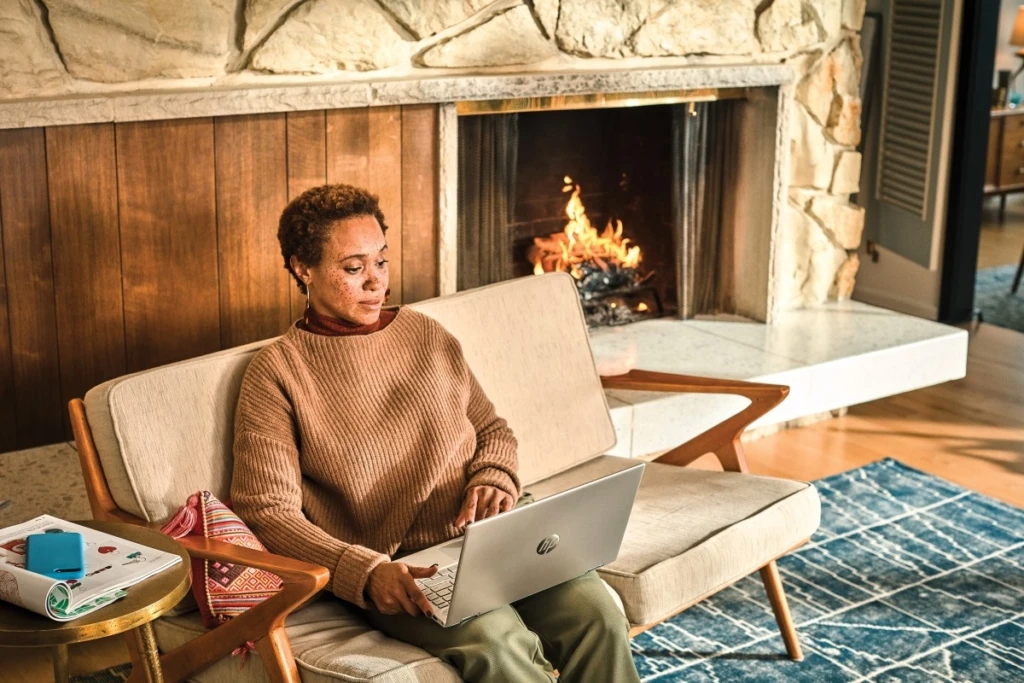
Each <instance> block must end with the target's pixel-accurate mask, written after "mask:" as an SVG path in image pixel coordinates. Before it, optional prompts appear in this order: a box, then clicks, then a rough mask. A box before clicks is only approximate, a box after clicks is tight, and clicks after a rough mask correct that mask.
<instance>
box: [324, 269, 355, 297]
mask: <svg viewBox="0 0 1024 683" xmlns="http://www.w3.org/2000/svg"><path fill="white" fill-rule="evenodd" d="M330 283H331V288H332V289H333V290H334V292H335V294H336V296H337V297H338V301H339V303H351V302H353V301H356V299H357V294H358V293H359V287H358V285H357V284H356V283H355V282H353V278H351V277H349V276H346V274H344V273H342V274H332V275H331V277H330Z"/></svg>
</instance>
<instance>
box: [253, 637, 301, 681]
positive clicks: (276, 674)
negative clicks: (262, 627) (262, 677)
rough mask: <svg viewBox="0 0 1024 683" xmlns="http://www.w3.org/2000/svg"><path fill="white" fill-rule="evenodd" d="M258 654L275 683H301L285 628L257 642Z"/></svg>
mask: <svg viewBox="0 0 1024 683" xmlns="http://www.w3.org/2000/svg"><path fill="white" fill-rule="evenodd" d="M256 652H258V653H259V655H260V659H261V660H263V667H264V668H265V669H266V670H267V676H268V677H269V678H270V680H271V681H273V683H301V681H300V680H299V668H298V666H296V664H295V656H294V655H293V654H292V646H291V643H290V642H289V641H288V636H287V634H286V633H285V630H284V627H283V626H281V627H278V628H275V629H274V630H272V631H271V632H270V633H268V634H267V635H266V636H264V637H262V638H260V639H259V640H257V641H256Z"/></svg>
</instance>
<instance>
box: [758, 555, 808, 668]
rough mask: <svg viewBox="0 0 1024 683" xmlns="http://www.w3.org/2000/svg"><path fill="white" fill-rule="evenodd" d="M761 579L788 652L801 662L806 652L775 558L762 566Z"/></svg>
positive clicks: (792, 657)
mask: <svg viewBox="0 0 1024 683" xmlns="http://www.w3.org/2000/svg"><path fill="white" fill-rule="evenodd" d="M761 580H762V581H764V589H765V590H766V591H767V592H768V602H770V603H771V604H772V611H774V612H775V621H776V623H778V625H779V630H780V631H782V640H783V642H785V643H786V652H787V653H788V654H789V657H790V659H793V660H796V661H798V662H799V661H801V660H802V659H803V658H804V653H803V652H802V651H801V650H800V641H799V640H798V639H797V637H796V628H794V627H793V617H792V616H791V615H790V613H789V604H788V603H787V602H786V594H785V593H784V592H783V591H782V579H781V578H780V577H779V568H778V566H776V564H775V560H772V561H771V562H769V563H768V564H766V565H765V566H763V567H761Z"/></svg>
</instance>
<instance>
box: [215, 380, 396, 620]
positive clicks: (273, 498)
mask: <svg viewBox="0 0 1024 683" xmlns="http://www.w3.org/2000/svg"><path fill="white" fill-rule="evenodd" d="M253 374H258V373H253ZM287 406H288V402H287V400H286V399H285V398H284V397H283V396H281V395H280V394H279V392H278V391H277V390H275V387H274V386H273V384H272V383H269V382H266V381H262V382H261V381H251V382H249V383H248V384H247V385H246V386H245V387H244V388H243V392H242V396H241V397H240V400H239V404H238V410H237V413H236V416H235V425H236V429H235V444H234V474H233V477H232V480H231V502H232V505H233V506H234V509H235V511H236V512H237V514H238V515H239V517H241V518H242V519H244V520H245V521H246V522H247V523H248V524H249V526H250V527H251V528H252V531H253V533H255V534H256V537H257V538H259V539H260V540H261V541H262V542H263V544H264V545H266V546H267V548H269V549H270V550H271V551H272V552H275V553H278V554H281V555H285V556H287V557H293V558H295V559H299V560H305V561H307V562H313V563H315V564H319V565H321V566H323V567H326V568H327V569H328V570H331V592H332V593H334V594H335V595H337V596H338V597H339V598H341V599H343V600H348V601H349V602H352V603H354V604H356V605H358V606H360V607H363V608H366V606H367V604H366V599H365V595H364V590H365V588H366V582H367V580H368V578H369V576H370V572H371V571H373V568H374V567H376V566H377V565H378V564H381V563H382V562H388V561H389V560H390V558H389V557H388V556H387V555H384V554H382V553H379V552H376V551H374V550H371V549H369V548H365V547H363V546H360V545H355V544H350V543H345V542H344V541H342V540H340V539H337V538H334V537H333V536H331V535H330V534H328V533H327V532H326V531H324V530H323V529H321V528H320V527H318V526H317V525H315V524H313V523H312V522H310V521H309V520H308V519H307V518H306V516H305V515H304V514H303V512H302V487H301V482H302V471H301V468H300V464H299V450H298V448H297V447H296V445H295V444H296V441H295V438H294V436H293V430H289V429H288V428H287V425H288V423H289V422H290V421H291V416H290V415H288V414H286V413H287V410H288V408H287ZM257 430H258V431H257ZM275 431H278V432H282V433H275Z"/></svg>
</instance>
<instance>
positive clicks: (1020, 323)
mask: <svg viewBox="0 0 1024 683" xmlns="http://www.w3.org/2000/svg"><path fill="white" fill-rule="evenodd" d="M1016 272H1017V266H1015V265H1010V266H999V267H997V268H986V269H985V270H979V271H978V274H977V278H976V279H975V281H974V307H975V308H978V309H981V315H982V319H983V320H984V321H985V322H987V323H990V324H992V325H998V326H999V327H1008V328H1009V329H1011V330H1017V331H1018V332H1024V283H1021V286H1020V289H1018V290H1017V293H1016V294H1011V293H1010V285H1012V284H1013V276H1014V274H1016Z"/></svg>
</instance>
